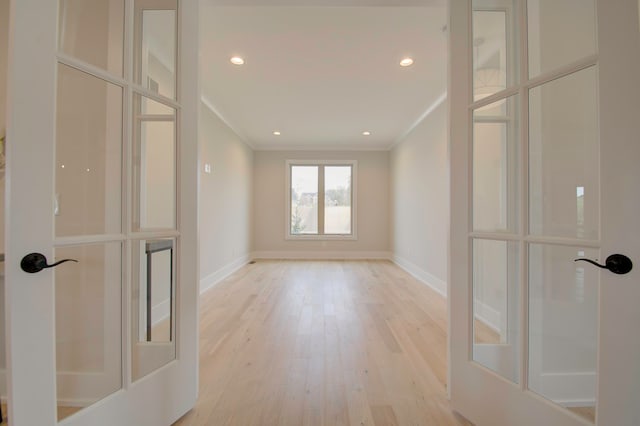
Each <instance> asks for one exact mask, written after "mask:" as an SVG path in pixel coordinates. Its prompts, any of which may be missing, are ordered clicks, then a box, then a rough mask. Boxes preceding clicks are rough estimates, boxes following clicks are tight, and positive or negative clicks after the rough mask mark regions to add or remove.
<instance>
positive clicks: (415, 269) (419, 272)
mask: <svg viewBox="0 0 640 426" xmlns="http://www.w3.org/2000/svg"><path fill="white" fill-rule="evenodd" d="M392 260H393V262H394V263H395V264H396V265H398V266H399V267H401V268H402V269H404V270H405V271H406V272H408V273H409V274H411V275H412V276H413V277H414V278H416V279H417V280H418V281H420V282H422V283H424V284H426V285H427V286H429V287H431V288H432V289H433V290H435V291H436V292H438V293H440V294H441V295H442V296H444V297H447V283H446V281H442V280H441V279H440V278H438V277H436V276H435V275H432V274H430V273H429V272H427V271H425V270H424V269H421V268H420V267H419V266H417V265H416V264H414V263H412V262H409V261H408V260H407V259H405V258H403V257H401V256H398V255H394V256H393V258H392Z"/></svg>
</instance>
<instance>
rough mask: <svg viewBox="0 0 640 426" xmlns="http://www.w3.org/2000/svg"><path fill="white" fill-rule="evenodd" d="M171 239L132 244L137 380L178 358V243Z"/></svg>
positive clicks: (134, 368) (133, 332)
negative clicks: (176, 249)
mask: <svg viewBox="0 0 640 426" xmlns="http://www.w3.org/2000/svg"><path fill="white" fill-rule="evenodd" d="M175 244H176V241H175V240H174V239H172V238H158V239H153V240H141V241H136V242H134V244H133V259H132V260H133V262H132V265H133V268H134V269H133V277H132V278H133V280H132V300H131V319H132V321H131V324H132V330H131V331H132V345H133V350H132V355H133V365H132V376H133V379H134V380H135V379H138V378H140V377H143V376H145V375H146V374H148V373H150V372H152V371H154V370H156V369H157V368H159V367H161V366H163V365H165V364H166V363H168V362H170V361H172V360H174V359H175V338H174V336H175V330H176V328H175V314H174V310H175V294H176V279H175V273H174V271H175V268H174V265H175V262H176V258H175V253H176V251H175V248H176V246H175Z"/></svg>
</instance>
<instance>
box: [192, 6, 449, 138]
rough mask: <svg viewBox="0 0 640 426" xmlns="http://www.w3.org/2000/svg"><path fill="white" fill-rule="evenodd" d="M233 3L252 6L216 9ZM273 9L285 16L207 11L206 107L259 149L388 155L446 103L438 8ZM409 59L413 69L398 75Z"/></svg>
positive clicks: (250, 9) (270, 10) (270, 11)
mask: <svg viewBox="0 0 640 426" xmlns="http://www.w3.org/2000/svg"><path fill="white" fill-rule="evenodd" d="M231 3H233V4H236V5H237V4H242V5H245V6H240V7H230V6H219V5H220V4H231ZM276 3H277V4H279V5H282V4H284V5H285V6H269V7H264V6H253V5H254V4H261V5H264V4H265V2H257V1H256V0H252V1H251V0H244V1H243V0H233V1H232V0H209V3H208V4H206V6H205V7H204V8H203V10H202V21H201V23H202V26H201V28H202V29H201V31H202V32H201V35H202V38H201V63H202V89H203V99H204V100H205V103H207V104H208V105H209V106H210V107H211V108H212V109H214V110H215V111H216V112H217V114H218V115H220V116H221V118H222V119H223V120H225V121H226V122H227V124H229V125H230V126H231V127H232V128H233V129H234V131H235V132H236V133H237V134H238V135H239V136H240V137H241V138H242V139H244V140H245V141H246V142H247V143H249V144H250V145H251V146H253V147H254V148H255V149H341V150H349V149H365V150H366V149H372V150H373V149H388V148H389V147H390V146H392V145H393V144H394V143H396V142H398V141H399V140H401V139H402V138H403V137H404V136H405V135H406V134H407V132H408V131H410V130H411V128H412V127H413V126H414V125H415V124H416V123H417V122H418V121H419V120H420V118H421V117H422V116H424V114H425V112H426V111H428V109H429V108H430V107H431V106H432V105H433V104H434V103H436V102H438V101H442V99H443V95H444V92H445V90H446V60H447V59H446V57H447V53H446V43H447V42H446V34H445V33H444V32H443V26H444V25H445V21H446V7H445V4H444V3H443V2H442V1H441V0H422V1H418V0H413V1H412V0H404V1H396V2H391V1H383V0H377V1H376V0H359V1H358V0H351V1H344V0H335V1H334V0H329V1H324V2H323V4H325V5H326V4H338V3H339V4H341V5H342V6H341V7H332V6H330V7H326V6H324V7H316V6H314V3H317V1H316V2H314V1H300V0H298V1H294V0H281V1H277V2H276ZM269 4H273V2H269ZM290 4H296V5H298V6H299V5H301V4H304V5H305V6H306V7H293V6H288V5H290ZM372 4H373V5H376V6H383V5H388V4H393V5H394V7H370V5H372ZM344 5H351V6H353V5H356V6H358V7H345V6H344ZM397 5H410V6H411V7H408V6H404V7H395V6H397ZM416 5H426V6H421V7H415V6H416ZM235 55H238V56H242V57H243V58H244V59H245V61H246V63H245V65H243V66H236V65H232V64H231V63H230V62H229V58H230V57H231V56H235ZM405 56H411V57H412V58H414V60H415V63H414V65H413V66H411V67H406V68H403V67H400V66H399V65H398V63H399V62H400V59H402V58H403V57H405ZM274 130H278V131H280V132H282V135H281V136H274V135H273V134H272V132H273V131H274ZM365 130H368V131H370V132H371V136H363V135H362V132H363V131H365Z"/></svg>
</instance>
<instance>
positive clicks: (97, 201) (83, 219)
mask: <svg viewBox="0 0 640 426" xmlns="http://www.w3.org/2000/svg"><path fill="white" fill-rule="evenodd" d="M57 103H58V107H57V120H56V132H57V134H56V169H55V170H56V180H55V182H56V194H55V211H54V214H55V218H56V223H55V224H56V236H58V237H70V236H79V235H100V234H119V233H120V232H121V229H122V226H121V224H122V212H121V200H122V88H121V87H120V86H116V85H114V84H111V83H108V82H106V81H105V80H101V79H99V78H97V77H95V76H92V75H90V74H87V73H84V72H82V71H78V70H77V69H75V68H71V67H69V66H67V65H59V66H58V98H57Z"/></svg>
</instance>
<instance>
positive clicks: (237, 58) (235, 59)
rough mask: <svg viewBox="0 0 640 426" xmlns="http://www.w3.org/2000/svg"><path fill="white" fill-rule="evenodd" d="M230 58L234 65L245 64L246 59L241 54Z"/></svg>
mask: <svg viewBox="0 0 640 426" xmlns="http://www.w3.org/2000/svg"><path fill="white" fill-rule="evenodd" d="M229 60H230V61H231V63H232V64H233V65H244V59H242V58H241V57H240V56H234V57H233V58H231V59H229Z"/></svg>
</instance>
